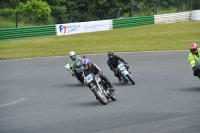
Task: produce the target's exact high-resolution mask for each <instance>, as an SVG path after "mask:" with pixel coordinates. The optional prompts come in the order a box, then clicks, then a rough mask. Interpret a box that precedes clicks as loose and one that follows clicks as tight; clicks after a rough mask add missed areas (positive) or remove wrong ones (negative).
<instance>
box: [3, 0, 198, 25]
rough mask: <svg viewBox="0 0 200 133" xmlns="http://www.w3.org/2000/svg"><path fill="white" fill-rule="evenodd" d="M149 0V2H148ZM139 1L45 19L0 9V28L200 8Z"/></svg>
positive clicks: (187, 0)
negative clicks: (116, 6) (117, 6)
mask: <svg viewBox="0 0 200 133" xmlns="http://www.w3.org/2000/svg"><path fill="white" fill-rule="evenodd" d="M150 1H151V3H150ZM150 1H149V2H148V3H140V2H136V1H134V0H130V2H129V4H128V5H126V6H124V7H119V8H112V9H96V10H68V11H66V12H52V13H51V17H50V18H49V19H46V20H41V19H38V18H37V17H36V16H35V15H34V14H22V13H17V12H15V11H14V10H11V9H10V10H8V11H3V10H0V20H1V21H0V28H15V27H27V26H39V25H50V24H59V23H72V22H85V21H96V20H106V19H116V18H128V17H137V16H152V15H156V14H166V13H176V12H184V11H191V10H195V9H200V0H174V1H176V2H175V3H167V2H162V0H150Z"/></svg>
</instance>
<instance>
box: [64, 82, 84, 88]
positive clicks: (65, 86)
mask: <svg viewBox="0 0 200 133" xmlns="http://www.w3.org/2000/svg"><path fill="white" fill-rule="evenodd" d="M60 86H61V87H64V88H68V87H70V88H77V87H83V85H82V84H81V83H71V84H62V85H60Z"/></svg>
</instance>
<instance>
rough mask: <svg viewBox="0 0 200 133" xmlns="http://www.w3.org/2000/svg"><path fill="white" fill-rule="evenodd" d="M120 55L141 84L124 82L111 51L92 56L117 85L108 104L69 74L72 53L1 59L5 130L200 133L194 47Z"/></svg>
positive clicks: (0, 106) (1, 132) (1, 129)
mask: <svg viewBox="0 0 200 133" xmlns="http://www.w3.org/2000/svg"><path fill="white" fill-rule="evenodd" d="M118 55H120V56H121V57H123V58H124V59H125V60H126V61H127V62H128V63H129V65H130V71H131V72H132V75H133V78H134V81H135V82H136V85H134V86H133V85H131V84H130V83H129V84H125V83H119V82H118V80H117V78H115V77H114V75H113V73H112V72H111V71H110V70H109V68H108V66H107V64H106V59H107V56H106V54H102V55H86V57H87V58H89V59H91V61H92V62H94V63H96V64H97V65H98V66H99V67H100V68H101V69H102V70H103V71H104V74H105V75H106V76H107V77H108V78H109V79H110V81H111V82H112V84H113V85H114V87H115V89H116V94H117V101H114V102H113V101H109V103H108V104H107V105H102V104H101V103H99V101H97V100H96V99H95V96H94V95H93V93H92V92H91V91H90V90H89V88H84V87H82V85H81V84H80V83H78V82H77V80H76V79H75V78H73V77H69V74H70V73H69V72H68V71H67V70H66V69H65V68H64V66H65V64H67V61H68V57H51V58H36V59H21V60H6V61H0V133H200V80H199V79H198V78H196V77H194V76H193V74H192V70H191V69H190V67H189V64H188V62H187V56H188V52H184V51H179V52H177V51H174V52H138V53H119V54H118Z"/></svg>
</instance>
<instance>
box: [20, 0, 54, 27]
mask: <svg viewBox="0 0 200 133" xmlns="http://www.w3.org/2000/svg"><path fill="white" fill-rule="evenodd" d="M17 11H18V12H19V13H21V14H23V15H24V16H26V17H28V18H29V20H30V21H32V20H33V21H35V22H37V23H41V22H47V21H48V20H49V18H50V14H51V8H50V6H49V5H48V4H47V2H43V1H41V0H28V1H27V2H26V3H25V4H24V3H22V2H20V3H19V6H18V7H17Z"/></svg>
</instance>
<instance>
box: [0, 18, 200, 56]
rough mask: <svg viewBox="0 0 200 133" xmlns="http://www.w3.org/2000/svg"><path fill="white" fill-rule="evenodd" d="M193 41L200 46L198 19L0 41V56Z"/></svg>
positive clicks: (156, 47) (164, 46) (177, 45)
mask: <svg viewBox="0 0 200 133" xmlns="http://www.w3.org/2000/svg"><path fill="white" fill-rule="evenodd" d="M193 42H196V43H197V44H199V46H200V22H199V21H190V22H180V23H173V24H160V25H146V26H139V27H133V28H123V29H117V30H110V31H103V32H93V33H85V34H75V35H67V36H47V37H37V38H26V39H18V40H6V41H0V59H13V58H29V57H46V56H65V55H68V53H69V51H71V50H74V51H75V52H76V53H77V54H89V53H107V52H108V51H109V50H114V51H115V52H122V51H123V52H132V51H160V50H188V48H189V44H191V43H193Z"/></svg>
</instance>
